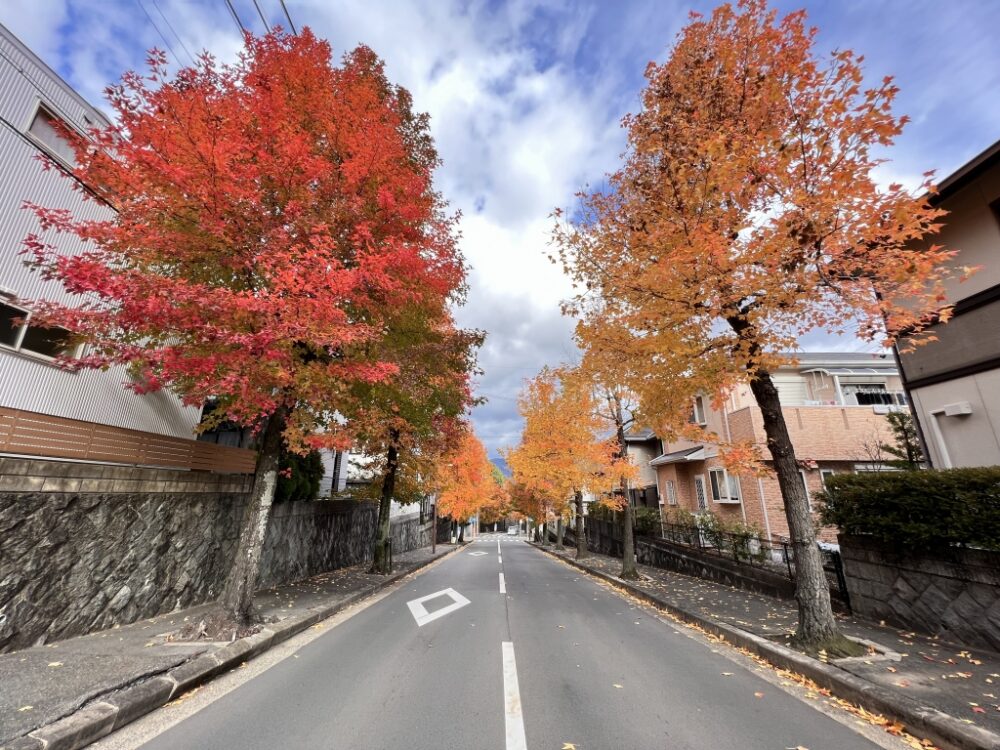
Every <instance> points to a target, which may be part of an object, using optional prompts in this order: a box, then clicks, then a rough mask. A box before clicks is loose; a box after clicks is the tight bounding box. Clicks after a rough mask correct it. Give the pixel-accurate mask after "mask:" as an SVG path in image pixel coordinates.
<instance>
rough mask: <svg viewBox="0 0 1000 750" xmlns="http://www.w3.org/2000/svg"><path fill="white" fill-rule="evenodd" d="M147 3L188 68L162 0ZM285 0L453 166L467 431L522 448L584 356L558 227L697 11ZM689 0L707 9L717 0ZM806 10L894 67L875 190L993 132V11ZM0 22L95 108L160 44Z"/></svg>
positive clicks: (176, 18)
mask: <svg viewBox="0 0 1000 750" xmlns="http://www.w3.org/2000/svg"><path fill="white" fill-rule="evenodd" d="M157 1H158V5H159V8H160V9H162V11H163V12H164V14H165V15H166V16H167V17H168V18H169V19H170V21H171V23H172V25H173V28H174V29H175V30H176V31H177V32H178V33H180V34H181V36H182V38H183V41H184V45H185V46H186V47H187V48H188V49H189V50H191V51H192V52H195V53H197V52H198V51H200V50H201V49H204V48H208V49H209V50H211V51H212V52H213V53H214V54H215V55H216V56H217V57H218V58H219V59H221V60H224V61H226V60H232V59H234V57H235V56H236V54H237V52H238V49H239V47H240V37H239V34H238V33H237V29H236V25H235V23H234V22H233V20H232V18H231V17H230V16H229V13H228V11H227V10H226V6H225V4H224V3H222V2H221V1H220V2H206V0H157ZM143 2H144V4H145V5H146V7H147V9H148V10H149V12H150V14H151V15H152V16H153V17H154V20H156V22H157V24H158V25H159V26H160V30H161V31H162V32H163V34H164V35H166V36H167V38H168V39H169V41H170V44H171V46H172V47H173V48H174V51H175V52H176V53H177V55H178V56H179V57H180V58H181V59H182V60H186V54H185V52H184V51H183V49H182V47H181V45H180V44H178V43H176V40H175V39H174V38H173V37H172V35H171V31H170V29H169V28H168V27H167V26H166V24H165V23H163V22H162V20H161V19H160V17H159V16H158V15H157V11H156V10H155V6H152V5H151V3H150V2H149V0H143ZM287 4H288V6H289V9H290V11H291V13H292V16H293V18H294V20H295V22H296V24H297V25H298V26H299V27H300V28H301V27H302V26H306V25H308V26H310V27H312V28H313V30H314V31H315V32H316V33H317V34H318V35H320V36H322V37H325V38H328V39H329V40H330V41H331V43H332V45H333V47H334V52H335V54H336V55H338V56H339V55H340V54H342V53H343V52H345V51H347V50H350V49H351V48H353V47H354V46H356V45H357V44H359V43H362V42H363V43H365V44H367V45H368V46H370V47H372V48H373V49H374V50H375V51H376V52H377V53H378V54H379V55H380V56H381V57H382V58H384V59H385V60H386V64H387V70H388V73H389V75H390V77H391V78H392V79H393V80H395V81H397V82H399V83H401V84H402V85H404V86H406V87H407V88H409V89H410V91H411V92H412V93H413V96H414V100H415V104H416V106H417V108H418V109H421V110H425V111H428V112H429V113H430V114H431V117H432V123H431V127H432V130H433V133H434V136H435V139H436V142H437V146H438V150H439V152H440V154H441V156H442V158H443V159H444V162H445V164H444V167H443V169H442V170H441V172H440V174H439V175H438V184H437V186H438V188H439V189H440V190H441V191H442V192H443V193H444V195H445V196H446V197H447V199H448V200H449V201H451V203H452V205H453V206H454V207H455V208H457V209H460V210H461V211H462V213H463V219H462V224H461V229H462V232H463V238H462V248H463V250H464V252H465V253H466V255H467V257H468V260H469V262H470V264H471V266H472V267H473V269H474V271H473V273H472V275H471V279H470V283H471V289H470V295H469V304H468V306H467V307H466V308H465V309H463V310H462V311H461V312H460V313H459V320H460V321H461V323H462V324H463V325H468V326H474V327H479V328H484V329H486V330H487V332H488V334H489V339H488V342H487V345H486V347H485V348H484V350H483V352H482V356H481V363H482V365H483V367H484V368H485V370H486V374H485V376H484V377H483V378H482V379H481V383H480V391H481V392H482V393H483V394H485V395H487V396H488V397H489V398H490V399H491V400H490V403H489V404H487V405H486V406H483V407H481V408H479V409H478V410H477V412H476V414H475V421H476V425H477V429H478V431H479V432H480V434H481V436H482V437H483V438H484V439H485V441H486V442H487V444H488V446H489V447H490V449H491V451H493V450H495V449H496V448H497V447H498V446H500V445H503V444H509V443H512V442H515V441H516V439H517V436H518V433H519V431H520V422H519V420H518V418H517V415H516V410H515V408H514V403H515V398H516V394H517V390H518V388H519V387H520V384H521V382H522V380H523V379H524V378H525V377H527V376H530V375H531V374H533V373H534V372H536V371H537V370H538V369H539V368H540V367H541V366H542V365H543V364H555V363H558V362H560V361H565V360H569V359H573V358H574V357H575V351H574V349H573V346H572V343H571V340H570V336H569V333H570V330H571V323H570V321H567V320H564V319H562V318H561V317H560V316H559V313H558V302H559V301H560V300H561V299H562V298H564V297H565V296H566V295H567V294H568V292H569V287H568V284H567V281H566V280H565V279H564V278H563V277H562V275H561V273H560V272H559V270H558V269H557V268H556V267H554V266H552V265H551V264H550V263H549V262H548V260H547V259H546V258H545V250H546V247H547V243H548V239H549V232H550V229H551V220H550V219H549V218H548V217H549V214H550V213H551V211H552V210H553V209H554V208H556V207H557V206H558V207H567V206H570V205H572V203H573V195H574V193H575V192H576V191H577V190H579V189H581V188H583V187H585V186H586V184H587V183H588V182H589V183H593V182H596V181H599V180H600V179H601V178H602V176H603V175H604V173H605V172H607V171H610V170H612V169H613V168H614V167H615V165H616V163H617V158H618V155H619V153H620V152H621V151H622V149H623V146H624V140H623V135H622V132H621V130H620V128H619V127H618V123H619V118H620V116H621V115H622V114H623V113H624V112H625V111H626V110H630V109H635V108H636V107H637V106H638V101H637V96H638V92H639V90H640V88H641V87H642V85H643V81H642V77H641V74H642V70H643V67H644V66H645V64H646V62H647V61H648V60H649V59H650V58H656V59H661V60H662V59H663V58H664V57H665V54H666V51H667V50H668V48H669V46H670V45H671V43H672V41H673V38H674V34H675V32H676V31H677V30H678V29H679V28H680V26H681V25H682V24H683V23H684V21H685V16H686V12H687V9H688V6H689V5H690V4H691V3H687V2H686V3H680V2H678V1H677V0H674V2H669V3H663V2H651V1H650V0H632V1H631V2H624V1H623V2H621V3H601V2H596V1H592V0H591V1H588V0H548V1H547V2H546V1H543V0H509V1H508V2H503V3H496V2H492V1H491V0H420V1H417V0H414V1H413V2H391V3H384V2H372V0H367V1H363V0H355V1H353V2H338V3H331V2H328V0H287ZM693 4H694V5H695V6H696V8H697V9H698V10H700V11H702V12H707V11H710V10H711V7H712V6H713V5H715V4H717V3H716V2H715V0H696V2H694V3H693ZM779 4H780V5H781V6H782V7H783V8H784V7H786V5H787V4H786V3H784V2H780V3H779ZM812 5H813V8H812V10H811V12H810V21H811V22H813V23H817V24H818V25H819V26H820V27H821V28H822V29H823V34H822V35H821V37H820V45H821V46H822V47H825V48H828V49H832V48H834V47H852V48H854V49H856V50H857V51H858V52H863V53H864V54H865V55H866V56H867V57H868V64H867V69H868V71H869V72H870V73H871V74H872V75H874V76H875V77H876V78H877V77H880V76H881V75H884V74H893V73H894V74H897V75H898V76H899V78H898V81H899V83H900V85H901V86H902V88H903V93H902V94H901V97H900V107H901V111H909V112H911V113H912V114H913V115H914V116H915V121H914V123H913V124H912V125H911V126H910V127H909V128H908V129H907V131H906V133H904V136H903V137H902V138H901V139H900V142H899V146H898V148H896V149H895V150H894V153H893V158H894V159H895V161H894V162H893V163H892V164H888V165H886V166H884V167H883V168H882V169H881V170H880V173H879V174H880V178H881V179H882V180H885V181H891V180H894V179H901V180H902V181H903V182H905V183H906V184H908V185H912V184H914V183H915V182H918V179H917V176H918V175H920V173H921V172H923V171H924V170H926V169H929V168H932V167H935V166H937V167H944V168H946V169H949V168H954V167H956V166H958V165H959V164H960V163H961V162H962V161H963V160H965V159H968V158H970V157H971V156H973V155H974V154H975V153H977V152H978V151H979V150H981V149H982V148H985V147H986V146H987V145H988V144H989V143H991V142H992V141H993V140H995V139H996V137H997V135H998V133H997V131H996V127H995V123H996V122H997V116H998V115H1000V104H998V102H1000V99H998V98H997V97H995V96H991V95H990V94H989V92H992V91H995V90H996V88H997V86H998V85H1000V72H998V71H1000V66H998V63H1000V53H998V49H1000V48H998V47H997V45H996V44H995V43H994V42H993V34H992V33H991V32H992V30H993V29H994V28H996V27H997V25H998V23H1000V6H997V5H995V4H992V3H981V2H967V1H965V0H956V2H955V3H952V4H950V5H949V4H944V5H942V4H941V3H937V2H932V1H931V0H915V2H914V3H911V4H910V5H908V6H907V12H906V13H905V14H900V13H899V9H898V8H896V7H893V6H892V5H891V4H890V5H886V6H884V7H883V6H880V5H878V4H875V5H871V4H866V3H861V4H853V5H850V4H848V5H843V6H841V5H830V4H827V3H820V2H815V3H813V4H812ZM945 6H947V7H945ZM236 7H237V10H238V12H239V13H240V15H241V17H242V20H243V21H244V23H247V24H248V25H250V26H251V27H252V28H253V30H255V31H258V32H259V31H261V30H262V25H261V23H260V20H259V18H257V16H256V12H255V10H254V8H253V5H252V4H251V3H250V2H249V0H236ZM262 7H264V8H265V10H266V12H268V14H269V20H270V21H271V22H272V23H282V24H284V19H283V17H282V14H281V12H280V8H279V6H278V4H277V1H276V0H266V2H264V3H262ZM795 7H797V6H795ZM0 21H2V22H3V23H5V24H6V25H7V26H9V27H10V28H11V29H12V30H13V31H14V32H15V33H16V34H18V35H19V36H20V37H21V38H22V39H23V40H24V41H25V42H26V43H27V44H28V45H29V46H30V47H32V48H33V49H34V50H35V51H36V52H37V53H38V54H40V55H41V56H42V57H43V58H44V59H45V60H46V61H47V62H49V64H50V65H52V67H54V68H56V69H57V70H59V71H60V72H62V73H63V74H64V75H65V76H66V77H67V78H68V79H69V80H70V81H71V82H72V83H73V84H74V85H75V86H77V87H78V88H79V90H80V91H81V93H83V94H84V95H85V96H87V97H88V98H91V99H92V100H93V101H95V103H99V99H100V92H101V91H102V90H103V88H104V86H106V85H107V84H108V83H110V82H112V81H114V80H116V79H117V78H118V77H119V76H120V74H121V73H122V71H123V70H125V69H126V68H141V67H142V66H143V61H144V53H143V50H145V49H146V48H148V47H150V46H153V45H156V46H159V47H163V46H164V42H163V40H162V39H161V38H160V36H159V34H158V33H157V31H156V30H155V29H154V28H153V27H152V26H151V25H150V22H149V21H148V20H147V19H146V17H145V15H144V14H143V13H142V11H141V10H140V8H139V6H138V5H137V4H136V3H135V2H134V0H115V1H114V2H112V1H110V0H108V1H107V2H101V3H96V2H89V3H88V2H83V1H82V0H79V1H76V2H74V0H30V1H29V0H7V2H6V3H5V4H4V5H3V6H2V8H0ZM890 26H891V27H892V28H893V33H892V34H888V35H886V34H885V33H884V29H885V28H888V27H890ZM945 174H946V173H940V174H939V177H943V176H945ZM802 343H803V346H805V347H806V348H808V349H813V350H815V349H817V348H846V349H854V350H857V349H865V348H867V347H868V345H866V344H863V343H861V342H857V341H856V340H854V339H849V338H846V337H845V338H841V339H836V338H833V339H831V338H830V337H829V336H824V335H819V334H815V335H810V336H808V337H805V339H804V340H803V342H802Z"/></svg>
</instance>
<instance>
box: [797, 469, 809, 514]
mask: <svg viewBox="0 0 1000 750" xmlns="http://www.w3.org/2000/svg"><path fill="white" fill-rule="evenodd" d="M799 477H801V478H802V491H803V492H805V493H806V508H808V509H809V511H810V512H812V498H811V497H809V480H808V479H807V478H806V472H805V469H799Z"/></svg>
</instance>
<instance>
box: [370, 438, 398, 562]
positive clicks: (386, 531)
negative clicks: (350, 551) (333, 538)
mask: <svg viewBox="0 0 1000 750" xmlns="http://www.w3.org/2000/svg"><path fill="white" fill-rule="evenodd" d="M397 440H399V432H398V431H397V430H390V431H389V448H388V450H387V451H386V454H385V476H384V477H382V493H381V495H380V496H379V502H378V525H377V526H376V528H375V545H374V550H373V554H372V567H371V569H370V570H369V571H368V572H369V573H381V574H383V575H384V574H387V573H391V572H392V568H391V565H390V560H389V550H388V549H387V543H388V542H389V539H390V526H389V514H390V513H391V511H392V496H393V494H394V493H395V491H396V471H397V470H398V468H399V451H398V450H397V448H396V441H397Z"/></svg>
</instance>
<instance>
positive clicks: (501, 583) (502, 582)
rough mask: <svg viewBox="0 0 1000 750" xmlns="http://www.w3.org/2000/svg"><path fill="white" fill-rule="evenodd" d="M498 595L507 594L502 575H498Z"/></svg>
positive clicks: (505, 583)
mask: <svg viewBox="0 0 1000 750" xmlns="http://www.w3.org/2000/svg"><path fill="white" fill-rule="evenodd" d="M500 593H501V594H506V593H507V582H506V581H504V579H503V573H501V574H500Z"/></svg>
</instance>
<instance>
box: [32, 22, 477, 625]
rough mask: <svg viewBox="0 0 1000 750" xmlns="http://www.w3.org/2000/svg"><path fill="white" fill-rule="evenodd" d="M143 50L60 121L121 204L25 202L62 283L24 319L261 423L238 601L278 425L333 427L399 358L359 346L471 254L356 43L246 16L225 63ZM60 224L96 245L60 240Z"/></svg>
mask: <svg viewBox="0 0 1000 750" xmlns="http://www.w3.org/2000/svg"><path fill="white" fill-rule="evenodd" d="M148 62H149V72H148V74H147V75H145V76H143V75H140V74H139V73H136V72H129V73H127V74H125V75H124V77H123V78H122V81H121V82H120V83H119V84H118V85H115V86H112V87H110V88H109V89H108V91H107V95H108V101H109V103H110V105H111V107H112V108H113V110H114V113H115V115H116V120H117V124H116V125H115V126H113V127H109V128H106V129H96V130H93V131H91V132H90V133H89V134H88V136H87V137H86V138H82V137H79V136H75V137H74V136H73V134H71V133H68V132H67V133H66V135H67V137H69V138H71V139H72V140H73V142H74V145H75V151H76V162H77V166H76V168H75V170H74V172H75V176H76V177H77V178H79V180H80V182H81V183H82V184H85V185H87V186H89V190H90V191H92V192H91V193H88V196H89V197H90V198H91V199H100V200H104V201H106V202H107V203H109V204H110V205H111V206H112V207H113V208H114V209H115V214H114V216H113V217H112V218H110V219H106V220H86V219H81V218H79V217H75V216H72V215H70V213H68V212H66V211H63V210H58V209H52V208H47V207H44V206H37V205H31V206H30V208H31V209H32V210H33V211H34V212H35V214H36V215H37V216H38V219H39V221H40V224H41V227H42V229H43V230H55V232H56V233H57V234H56V237H57V239H56V241H54V242H52V243H49V242H46V241H43V240H42V239H41V237H40V236H37V235H33V236H30V237H29V238H28V239H27V240H26V243H25V244H26V252H27V253H28V254H29V257H30V258H31V260H32V261H33V262H34V263H35V264H36V265H37V266H38V267H39V268H40V270H41V271H42V273H43V274H45V275H46V276H47V277H49V278H53V279H56V280H58V281H60V282H62V284H63V285H64V286H65V288H66V289H67V290H68V291H70V292H71V293H72V294H73V295H75V300H74V304H73V305H72V306H66V305H58V304H52V303H45V302H44V301H42V302H38V303H35V304H33V307H34V309H35V310H36V313H35V317H34V321H35V322H36V323H38V322H41V321H44V322H46V323H48V324H49V325H58V326H62V327H65V328H68V329H69V330H70V331H72V332H73V333H74V334H75V335H76V336H78V337H80V338H81V339H82V340H84V341H86V342H87V343H88V344H89V353H88V354H87V355H86V356H84V357H83V359H82V360H80V361H79V362H77V365H83V366H87V367H104V366H107V365H111V364H125V365H128V366H129V367H130V368H131V372H132V373H133V376H134V380H133V382H131V383H129V384H128V385H129V387H131V388H132V389H134V390H136V391H138V392H148V391H152V390H156V389H159V388H164V387H166V388H169V389H171V390H173V391H174V392H176V393H178V394H180V396H181V397H182V398H183V400H184V401H185V403H187V404H191V405H197V406H200V405H201V404H203V403H204V402H205V401H206V400H208V399H210V398H211V399H213V400H214V401H215V402H216V403H217V408H216V409H215V410H214V411H213V413H212V416H211V417H210V418H209V421H207V422H205V423H203V424H202V428H208V427H210V426H211V425H212V423H214V422H217V421H221V420H230V421H233V422H236V423H238V424H240V425H247V426H253V427H254V428H255V429H256V430H258V434H259V442H260V456H259V459H258V467H257V474H256V478H255V483H254V489H253V493H252V498H251V502H250V506H249V507H248V510H247V512H246V514H245V518H244V528H243V532H242V536H241V539H240V546H239V550H238V554H237V556H236V560H235V562H234V566H233V570H232V572H231V574H230V576H229V579H228V581H227V584H226V587H225V592H224V594H223V602H222V603H223V605H224V607H225V609H226V610H227V611H228V613H229V614H230V616H231V617H233V618H235V619H237V620H240V621H247V620H249V619H251V618H252V616H253V611H252V593H253V589H254V587H255V585H256V582H257V577H258V576H257V568H258V561H259V556H260V551H261V548H262V546H263V538H264V533H265V531H266V527H267V519H268V515H269V509H270V504H271V498H272V496H273V488H274V484H275V476H276V473H277V468H278V463H277V462H278V452H279V449H280V448H281V445H282V443H284V444H286V445H287V447H288V448H289V449H290V450H293V451H305V450H308V449H310V448H316V447H321V446H342V445H344V444H345V443H346V441H347V440H348V439H349V436H348V435H347V434H346V433H345V429H344V428H343V426H342V425H340V424H339V422H338V420H337V419H336V418H335V415H336V413H337V410H338V404H339V403H341V401H342V399H344V398H346V397H347V393H348V391H349V389H350V386H351V384H352V383H357V382H380V381H385V380H386V379H390V378H392V377H394V375H395V373H396V370H397V368H396V367H395V365H393V364H392V363H390V362H386V361H383V360H380V359H379V358H378V357H377V356H374V355H373V352H375V351H376V350H377V347H374V346H372V344H373V343H376V342H378V341H379V340H380V339H381V337H382V336H383V335H384V324H383V322H384V320H385V318H386V316H387V315H390V314H392V312H393V311H394V310H395V309H397V308H398V307H400V306H403V305H409V304H420V303H422V302H423V301H427V300H430V299H435V298H438V299H439V298H447V297H449V296H450V295H451V294H452V292H453V291H454V290H455V289H456V288H458V287H459V286H461V284H462V280H463V274H464V269H463V264H462V261H461V258H460V256H459V254H458V252H457V250H456V246H455V241H454V232H453V228H454V227H453V219H452V218H450V217H449V216H448V215H446V213H445V211H444V206H443V204H442V201H441V198H440V196H439V195H438V194H437V193H436V192H435V191H434V189H433V186H432V173H433V170H434V168H435V167H436V165H437V163H438V159H437V156H436V153H435V151H434V148H433V143H432V141H431V138H430V135H429V131H428V120H427V117H426V116H425V115H419V114H416V113H414V112H413V110H412V105H411V99H410V96H409V94H408V93H407V92H406V91H405V90H404V89H401V88H399V87H397V86H394V85H392V84H391V83H390V82H389V80H388V79H387V77H386V75H385V72H384V70H383V64H382V62H381V61H380V60H379V59H378V57H377V56H376V55H375V54H374V53H373V52H372V51H371V50H370V49H368V48H366V47H359V48H358V49H356V50H354V51H353V52H351V53H349V54H348V55H346V56H345V57H344V59H343V62H342V63H341V64H340V65H336V64H334V63H333V61H332V58H331V50H330V47H329V45H328V44H327V43H326V42H325V41H322V40H320V39H318V38H316V37H315V36H314V35H313V34H312V33H311V32H310V31H309V30H308V29H305V30H303V31H302V33H301V34H299V35H289V34H286V33H283V32H280V31H275V32H274V33H271V34H268V35H266V36H263V37H254V36H252V35H249V34H248V35H247V36H246V38H245V47H244V49H243V51H242V53H241V55H240V57H239V59H238V61H237V62H235V63H234V64H232V65H222V64H219V63H217V61H216V60H214V59H213V58H212V57H211V56H210V55H208V54H207V53H205V54H203V55H202V56H201V57H200V58H199V61H198V63H197V64H196V65H195V66H194V67H191V68H185V69H183V70H181V71H180V72H178V73H177V74H176V76H174V77H172V78H171V77H169V76H168V74H167V70H166V59H165V56H164V55H163V54H162V53H160V52H157V51H155V50H154V51H153V52H152V53H151V54H150V57H149V61H148ZM59 234H68V235H75V236H76V237H79V238H82V239H83V240H85V241H86V242H87V244H88V246H89V249H88V250H87V251H86V252H83V253H81V254H78V255H63V254H61V253H60V251H59V245H58V235H59Z"/></svg>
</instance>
